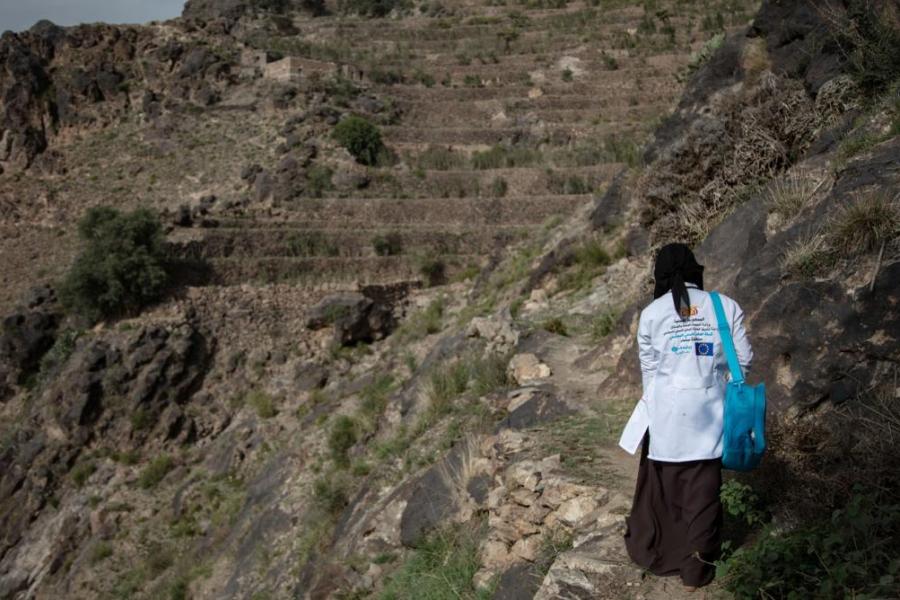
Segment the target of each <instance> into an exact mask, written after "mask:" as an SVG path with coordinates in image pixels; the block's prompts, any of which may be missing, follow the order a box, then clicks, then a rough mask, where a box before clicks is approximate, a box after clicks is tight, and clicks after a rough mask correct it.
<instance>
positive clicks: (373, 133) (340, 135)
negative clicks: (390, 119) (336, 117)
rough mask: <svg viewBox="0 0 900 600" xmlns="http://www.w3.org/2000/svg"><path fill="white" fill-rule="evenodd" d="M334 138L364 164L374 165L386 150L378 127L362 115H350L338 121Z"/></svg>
mask: <svg viewBox="0 0 900 600" xmlns="http://www.w3.org/2000/svg"><path fill="white" fill-rule="evenodd" d="M333 136H334V139H336V140H337V142H338V143H339V144H340V145H341V146H343V147H344V148H346V149H347V150H348V151H349V152H350V154H352V155H353V156H354V158H356V160H357V161H358V162H360V163H362V164H364V165H370V166H371V165H374V164H375V163H376V162H377V161H378V156H379V154H381V152H382V151H383V150H384V142H383V141H382V140H381V132H380V131H379V130H378V127H376V126H375V125H373V124H372V123H370V122H369V121H367V120H366V119H364V118H362V117H357V116H350V117H347V118H346V119H344V120H342V121H341V122H340V123H338V124H337V125H336V126H335V128H334V132H333Z"/></svg>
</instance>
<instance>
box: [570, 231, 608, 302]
mask: <svg viewBox="0 0 900 600" xmlns="http://www.w3.org/2000/svg"><path fill="white" fill-rule="evenodd" d="M611 261H612V259H611V258H610V256H609V253H608V252H607V251H606V249H605V248H604V247H603V244H602V243H600V240H598V239H596V238H592V239H589V240H586V241H584V242H582V243H581V244H580V245H578V246H577V247H576V248H575V250H574V251H573V254H572V265H571V267H570V268H568V269H567V270H566V271H564V272H563V273H562V275H561V276H560V278H559V289H560V290H579V289H583V288H585V287H587V286H589V285H590V284H591V282H592V281H593V280H594V278H595V277H597V276H598V275H601V274H602V273H603V272H604V271H605V270H606V267H607V265H609V263H610V262H611Z"/></svg>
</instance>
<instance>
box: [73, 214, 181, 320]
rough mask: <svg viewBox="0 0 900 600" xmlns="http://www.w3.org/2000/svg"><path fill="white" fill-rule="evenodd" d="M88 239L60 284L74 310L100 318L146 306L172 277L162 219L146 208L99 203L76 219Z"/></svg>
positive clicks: (158, 294) (83, 238)
mask: <svg viewBox="0 0 900 600" xmlns="http://www.w3.org/2000/svg"><path fill="white" fill-rule="evenodd" d="M78 232H79V235H80V236H81V239H82V240H84V242H85V247H84V249H83V250H82V252H81V254H80V255H79V256H78V257H77V258H76V259H75V263H74V264H73V265H72V268H71V269H70V270H69V273H68V274H67V275H66V278H65V280H64V281H63V283H62V286H61V289H60V296H61V298H62V300H63V302H64V303H65V304H66V305H67V306H68V307H69V308H71V309H72V310H74V311H76V312H78V313H80V314H82V315H84V316H86V317H88V318H90V319H92V320H96V319H99V318H103V317H111V316H115V315H119V314H123V313H127V312H131V311H135V310H138V309H140V308H141V307H143V306H145V305H146V304H147V303H149V302H152V301H154V300H156V299H158V298H159V297H160V296H161V295H162V292H163V290H164V289H165V287H166V285H167V284H168V282H169V273H168V271H167V268H166V250H165V240H164V237H163V231H162V224H161V223H160V221H159V218H158V216H157V215H156V214H155V213H153V212H152V211H150V210H148V209H137V210H135V211H132V212H130V213H122V212H120V211H118V210H116V209H114V208H110V207H108V206H101V207H95V208H91V209H89V210H88V212H87V214H85V216H84V217H83V218H82V219H81V221H80V222H79V224H78Z"/></svg>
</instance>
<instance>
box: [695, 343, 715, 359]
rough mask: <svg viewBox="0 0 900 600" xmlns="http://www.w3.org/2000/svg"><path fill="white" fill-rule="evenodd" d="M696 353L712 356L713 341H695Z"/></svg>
mask: <svg viewBox="0 0 900 600" xmlns="http://www.w3.org/2000/svg"><path fill="white" fill-rule="evenodd" d="M694 354H696V355H697V356H712V355H713V344H712V342H695V343H694Z"/></svg>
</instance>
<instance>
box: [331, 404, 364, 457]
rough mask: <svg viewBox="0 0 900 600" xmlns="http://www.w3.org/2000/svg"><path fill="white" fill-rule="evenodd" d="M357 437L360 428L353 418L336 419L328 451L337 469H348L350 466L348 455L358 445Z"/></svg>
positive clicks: (342, 416) (342, 417)
mask: <svg viewBox="0 0 900 600" xmlns="http://www.w3.org/2000/svg"><path fill="white" fill-rule="evenodd" d="M357 437H358V426H357V423H356V421H355V420H354V419H353V418H352V417H349V416H347V415H338V416H337V417H335V420H334V423H333V424H332V426H331V432H330V434H329V436H328V449H329V451H330V452H331V458H332V460H334V464H335V465H336V466H337V467H339V468H347V467H348V466H350V459H349V457H348V455H347V453H348V452H349V451H350V448H352V447H353V446H354V444H356V440H357Z"/></svg>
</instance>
